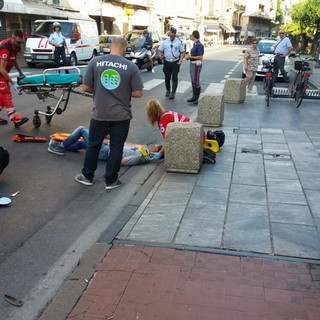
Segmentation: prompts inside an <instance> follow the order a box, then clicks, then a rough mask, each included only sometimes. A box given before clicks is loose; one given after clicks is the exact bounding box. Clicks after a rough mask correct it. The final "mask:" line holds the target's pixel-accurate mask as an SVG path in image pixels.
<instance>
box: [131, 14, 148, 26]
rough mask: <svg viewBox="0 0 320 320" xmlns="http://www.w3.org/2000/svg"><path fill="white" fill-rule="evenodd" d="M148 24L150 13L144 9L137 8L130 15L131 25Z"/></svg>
mask: <svg viewBox="0 0 320 320" xmlns="http://www.w3.org/2000/svg"><path fill="white" fill-rule="evenodd" d="M149 24H150V15H149V13H148V12H147V11H145V10H138V11H137V12H136V13H135V14H134V15H133V16H132V25H133V26H148V25H149Z"/></svg>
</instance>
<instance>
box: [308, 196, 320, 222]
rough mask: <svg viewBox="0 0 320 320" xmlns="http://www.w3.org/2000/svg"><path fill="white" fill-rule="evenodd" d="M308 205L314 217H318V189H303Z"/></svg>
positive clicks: (319, 210)
mask: <svg viewBox="0 0 320 320" xmlns="http://www.w3.org/2000/svg"><path fill="white" fill-rule="evenodd" d="M305 193H306V197H307V200H308V204H309V207H310V209H311V212H312V214H313V216H314V217H315V218H320V191H318V190H305Z"/></svg>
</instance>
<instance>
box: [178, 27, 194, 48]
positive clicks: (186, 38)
mask: <svg viewBox="0 0 320 320" xmlns="http://www.w3.org/2000/svg"><path fill="white" fill-rule="evenodd" d="M176 37H177V38H179V39H180V40H181V41H182V43H183V46H184V50H185V51H186V52H190V50H191V47H192V46H191V39H190V35H189V33H188V32H186V31H178V32H177V33H176Z"/></svg>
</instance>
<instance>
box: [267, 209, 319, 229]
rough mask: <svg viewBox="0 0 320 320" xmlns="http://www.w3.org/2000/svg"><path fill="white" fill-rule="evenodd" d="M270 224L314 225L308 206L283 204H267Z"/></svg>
mask: <svg viewBox="0 0 320 320" xmlns="http://www.w3.org/2000/svg"><path fill="white" fill-rule="evenodd" d="M269 212H270V220H271V222H281V223H288V224H302V225H309V226H312V225H314V221H313V218H312V215H311V212H310V210H309V207H308V206H303V205H296V204H284V203H270V204H269Z"/></svg>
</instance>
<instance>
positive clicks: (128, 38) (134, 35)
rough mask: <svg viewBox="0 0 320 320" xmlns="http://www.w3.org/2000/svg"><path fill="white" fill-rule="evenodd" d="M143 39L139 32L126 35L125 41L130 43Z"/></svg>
mask: <svg viewBox="0 0 320 320" xmlns="http://www.w3.org/2000/svg"><path fill="white" fill-rule="evenodd" d="M140 37H141V33H138V32H129V33H127V34H126V35H125V39H126V41H128V42H135V41H137V40H138V39H139V38H140Z"/></svg>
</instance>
